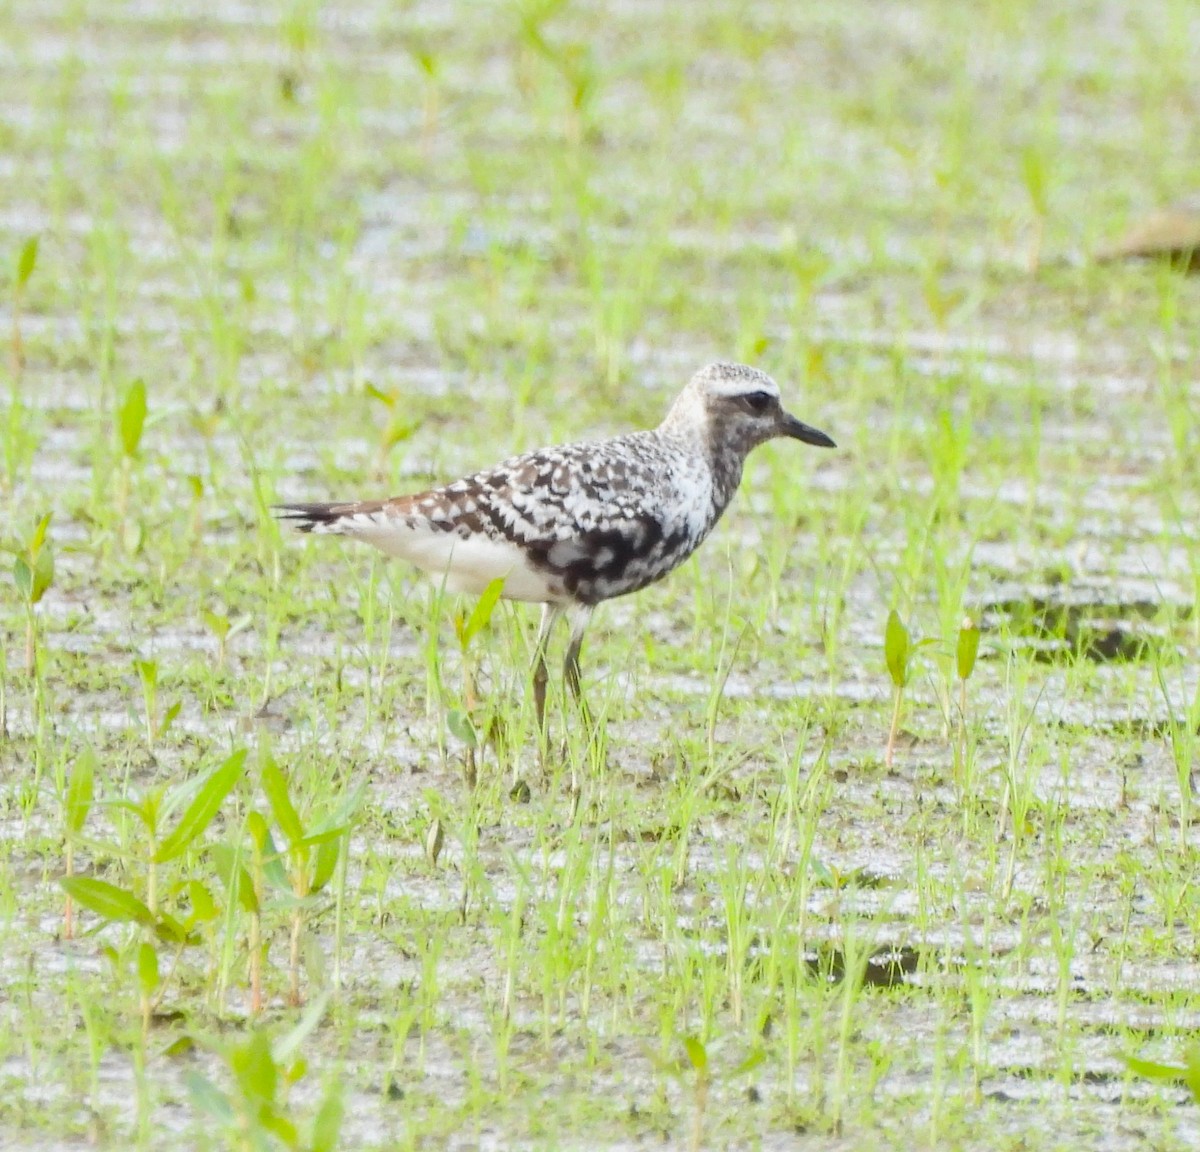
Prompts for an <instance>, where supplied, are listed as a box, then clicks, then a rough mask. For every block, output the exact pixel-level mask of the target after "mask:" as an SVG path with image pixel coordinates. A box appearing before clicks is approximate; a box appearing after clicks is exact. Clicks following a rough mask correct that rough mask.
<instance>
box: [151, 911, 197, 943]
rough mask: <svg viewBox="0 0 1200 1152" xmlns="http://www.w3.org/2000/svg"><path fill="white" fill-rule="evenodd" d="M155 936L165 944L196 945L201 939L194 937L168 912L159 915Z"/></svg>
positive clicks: (155, 926)
mask: <svg viewBox="0 0 1200 1152" xmlns="http://www.w3.org/2000/svg"><path fill="white" fill-rule="evenodd" d="M154 935H155V936H157V937H158V938H159V939H160V940H161V941H162V942H163V943H164V944H195V943H197V942H198V940H199V937H197V936H193V935H192V934H191V933H190V932H189V931H188V930H187V929H186V928H185V927H184V926H183V925H182V924H181V923H180V922H179V921H178V920H176V919H175V917H174V916H171V915H170V914H168V913H166V912H160V913H159V914H158V921H157V923H156V924H155V925H154Z"/></svg>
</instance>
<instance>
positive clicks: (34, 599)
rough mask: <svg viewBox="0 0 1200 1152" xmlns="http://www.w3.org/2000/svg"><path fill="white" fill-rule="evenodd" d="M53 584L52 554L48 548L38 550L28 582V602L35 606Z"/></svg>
mask: <svg viewBox="0 0 1200 1152" xmlns="http://www.w3.org/2000/svg"><path fill="white" fill-rule="evenodd" d="M53 583H54V553H53V551H52V550H51V549H49V548H40V549H39V550H38V554H37V559H36V560H35V561H34V564H33V579H32V581H31V582H30V585H31V586H30V589H29V602H30V604H37V603H38V602H39V601H40V600H41V599H42V597H43V596H44V595H45V594H46V589H48V588H49V587H50V585H51V584H53Z"/></svg>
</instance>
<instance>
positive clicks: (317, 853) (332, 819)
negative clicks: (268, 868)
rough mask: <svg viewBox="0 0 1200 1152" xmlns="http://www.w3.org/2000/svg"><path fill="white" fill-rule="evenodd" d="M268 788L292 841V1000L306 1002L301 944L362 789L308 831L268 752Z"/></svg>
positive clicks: (288, 855)
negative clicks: (306, 922)
mask: <svg viewBox="0 0 1200 1152" xmlns="http://www.w3.org/2000/svg"><path fill="white" fill-rule="evenodd" d="M261 777H262V790H263V795H264V796H266V798H267V803H268V804H269V805H270V807H271V814H272V816H274V818H275V823H276V825H277V826H278V828H279V830H280V831H281V832H282V833H283V835H284V837H285V838H286V840H287V848H286V849H284V850H283V852H282V853H281V858H282V860H283V866H284V870H285V871H286V873H287V882H288V884H289V886H290V890H291V898H292V899H291V904H292V914H291V934H290V948H289V950H288V1002H289V1003H290V1004H292V1005H297V1004H299V1003H300V944H301V938H302V934H303V932H304V919H305V915H306V913H307V912H308V910H309V909H310V908H311V907H312V904H313V901H314V899H315V898H316V897H317V896H318V895H319V894H320V893H321V892H322V891H323V890H324V888H325V886H326V885H327V884H328V883H329V881H330V879H332V877H333V873H334V869H335V868H336V867H337V864H338V858H339V855H340V853H341V852H342V851H343V850H344V847H345V845H346V844H347V833H348V832H349V830H350V823H351V821H352V819H353V817H354V812H355V810H356V808H357V807H358V803H359V799H360V793H357V792H356V793H353V794H352V795H351V796H350V797H349V799H348V800H347V801H346V802H345V803H343V804H342V805H341V806H340V807H339V808H337V809H336V810H335V811H333V812H329V813H326V814H325V818H324V819H322V820H315V821H312V822H311V824H310V827H309V828H308V830H307V831H306V830H305V827H304V822H303V821H302V820H301V817H300V813H299V812H298V811H297V810H296V807H295V805H294V804H293V803H292V798H291V795H290V794H289V788H288V780H287V777H286V776H285V775H284V773H283V769H282V768H280V767H279V765H278V764H277V763H276V762H275V759H274V758H273V757H272V756H271V755H270V754H267V755H266V756H265V757H264V759H263V763H262V772H261Z"/></svg>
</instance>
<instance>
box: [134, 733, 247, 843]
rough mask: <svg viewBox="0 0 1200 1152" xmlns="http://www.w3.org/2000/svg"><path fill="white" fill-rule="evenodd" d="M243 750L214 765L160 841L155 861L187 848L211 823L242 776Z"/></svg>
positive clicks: (244, 760)
mask: <svg viewBox="0 0 1200 1152" xmlns="http://www.w3.org/2000/svg"><path fill="white" fill-rule="evenodd" d="M245 763H246V750H245V749H244V748H239V749H238V751H236V752H235V753H234V754H233V755H232V756H230V757H229V759H228V760H226V761H225V763H224V764H221V765H218V766H217V767H216V768H214V769H213V770H212V771H211V772H210V773H209V774H208V777H207V778H206V779H205V781H204V783H203V784H202V785H201V786H200V789H199V790H198V791H197V793H196V795H195V796H194V797H193V798H192V802H191V804H189V805H188V808H187V811H186V812H184V814H183V815H182V816H181V817H180V818H179V823H178V824H177V825H176V826H175V830H174V831H173V832H172V833H171V834H170V835H169V836H168V837H167V838H166V839H165V840H164V841H163V842H162V844H161V845H160V846H159V849H158V852H157V853H156V854H155V857H154V859H155V860H156V861H157V862H158V863H160V864H161V863H163V862H164V861H166V860H174V859H175V857H176V856H182V855H183V853H184V852H186V851H187V850H188V848H189V847H190V846H191V844H192V842H193V841H194V840H195V839H196V838H197V837H198V836H200V835H201V834H202V833H203V832H204V830H205V829H206V828H207V827H208V826H209V825H210V824H211V823H212V821H213V817H215V816H216V814H217V812H218V811H219V810H220V807H221V804H222V803H223V802H224V800H225V797H226V796H228V795H229V793H230V791H231V789H232V788H233V786H234V785H235V784H236V783H237V782H238V780H239V779H241V776H242V769H243V767H244V765H245Z"/></svg>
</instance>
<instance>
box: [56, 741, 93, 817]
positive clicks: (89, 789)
mask: <svg viewBox="0 0 1200 1152" xmlns="http://www.w3.org/2000/svg"><path fill="white" fill-rule="evenodd" d="M95 774H96V754H95V753H94V752H93V751H92V750H91V749H90V748H88V749H86V750H85V751H84V752H83V753H82V754H81V755H80V757H79V759H78V760H76V761H75V767H74V768H72V769H71V778H70V779H69V780H68V781H67V795H66V799H65V801H64V802H63V816H64V818H65V819H66V824H67V831H68V832H69V833H75V832H78V831H79V830H80V829H81V828H82V827H83V823H84V821H85V820H86V819H87V815H88V812H89V810H90V809H91V807H92V800H93V799H94V797H95V791H94V788H95V783H94V782H95Z"/></svg>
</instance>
